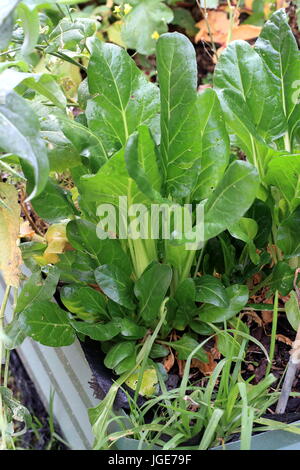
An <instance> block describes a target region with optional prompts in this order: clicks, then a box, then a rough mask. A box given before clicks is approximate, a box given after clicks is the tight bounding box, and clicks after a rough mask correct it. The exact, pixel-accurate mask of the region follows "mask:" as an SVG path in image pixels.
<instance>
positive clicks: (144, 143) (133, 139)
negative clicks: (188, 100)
mask: <svg viewBox="0 0 300 470" xmlns="http://www.w3.org/2000/svg"><path fill="white" fill-rule="evenodd" d="M125 161H126V167H127V171H128V174H129V176H130V177H131V178H132V179H133V180H134V181H135V182H136V184H137V186H138V188H139V190H140V191H142V192H143V193H144V194H145V195H146V196H147V197H149V199H152V200H159V199H161V196H160V189H161V174H160V171H159V168H158V163H157V153H156V145H155V142H154V140H153V138H152V136H151V134H150V132H149V129H148V128H147V127H146V126H140V127H139V129H138V132H136V133H134V134H132V135H131V136H130V137H129V139H128V142H127V144H126V148H125Z"/></svg>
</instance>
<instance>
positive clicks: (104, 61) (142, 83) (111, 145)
mask: <svg viewBox="0 0 300 470" xmlns="http://www.w3.org/2000/svg"><path fill="white" fill-rule="evenodd" d="M89 47H90V49H91V59H90V62H89V67H88V83H89V91H90V93H91V94H92V95H93V98H92V99H91V100H89V101H88V104H87V109H86V117H87V120H88V125H89V127H90V129H91V130H92V131H93V132H94V133H95V134H97V135H98V136H99V138H100V139H101V141H102V143H103V146H104V148H105V151H106V153H107V154H108V155H111V154H113V153H115V152H116V151H117V150H119V149H120V148H121V147H123V146H124V144H125V143H126V141H127V139H128V137H129V136H130V135H131V134H132V133H133V132H134V131H136V129H137V128H138V126H139V125H141V124H146V125H149V126H150V128H151V126H153V125H154V121H155V120H156V119H157V118H156V115H157V113H158V111H159V90H158V88H157V86H156V85H154V84H153V83H150V82H148V81H147V79H146V77H145V75H144V74H143V72H141V71H140V70H139V69H138V68H137V66H136V64H135V62H134V61H133V59H131V57H130V56H129V55H128V53H127V52H126V51H125V50H124V49H122V48H121V47H119V46H116V45H114V44H108V43H104V42H101V41H99V40H98V39H93V40H92V41H90V43H89Z"/></svg>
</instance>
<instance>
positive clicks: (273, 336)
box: [266, 290, 278, 376]
mask: <svg viewBox="0 0 300 470" xmlns="http://www.w3.org/2000/svg"><path fill="white" fill-rule="evenodd" d="M277 321H278V290H277V291H276V293H275V299H274V310H273V322H272V334H271V344H270V353H269V355H270V362H269V364H268V367H267V369H266V376H268V375H269V374H270V372H271V367H272V362H273V359H274V353H275V343H276V332H277Z"/></svg>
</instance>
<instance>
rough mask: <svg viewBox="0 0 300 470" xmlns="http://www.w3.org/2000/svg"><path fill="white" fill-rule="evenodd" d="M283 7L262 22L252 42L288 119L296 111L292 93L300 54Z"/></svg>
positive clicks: (298, 108) (299, 77) (298, 77)
mask: <svg viewBox="0 0 300 470" xmlns="http://www.w3.org/2000/svg"><path fill="white" fill-rule="evenodd" d="M288 21H289V18H288V15H287V14H286V12H285V10H284V9H281V10H278V11H276V12H275V13H273V15H272V16H271V18H270V19H269V20H268V21H267V22H266V23H265V25H264V27H263V29H262V31H261V33H260V36H259V38H258V40H257V41H256V44H255V50H256V51H257V52H258V53H259V55H260V56H261V58H262V60H263V61H264V63H265V64H266V66H267V68H268V70H269V71H270V73H271V74H272V75H273V76H275V77H276V78H277V88H278V91H277V94H278V95H279V96H280V99H281V102H282V109H283V111H284V115H285V117H286V118H287V120H289V119H290V118H291V116H292V115H293V113H295V115H298V119H299V113H300V106H299V104H298V105H297V100H296V99H295V98H294V96H295V83H296V82H297V81H298V80H300V54H299V48H298V45H297V41H296V38H295V36H294V34H293V31H292V29H291V27H290V25H289V23H288ZM290 130H291V129H290Z"/></svg>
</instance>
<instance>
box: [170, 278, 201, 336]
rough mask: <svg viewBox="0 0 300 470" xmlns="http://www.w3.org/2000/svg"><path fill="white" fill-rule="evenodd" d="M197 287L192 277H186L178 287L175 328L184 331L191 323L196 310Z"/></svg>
mask: <svg viewBox="0 0 300 470" xmlns="http://www.w3.org/2000/svg"><path fill="white" fill-rule="evenodd" d="M195 298H196V288H195V283H194V280H193V279H191V278H188V279H184V281H182V282H181V283H180V284H179V286H178V287H177V289H176V292H175V300H176V303H177V304H178V308H177V310H176V314H175V318H174V321H173V324H172V326H173V328H175V329H176V330H180V331H183V330H184V329H185V328H186V327H187V325H188V324H189V323H190V321H191V319H192V317H193V316H194V315H195V311H196V304H195Z"/></svg>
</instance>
